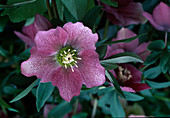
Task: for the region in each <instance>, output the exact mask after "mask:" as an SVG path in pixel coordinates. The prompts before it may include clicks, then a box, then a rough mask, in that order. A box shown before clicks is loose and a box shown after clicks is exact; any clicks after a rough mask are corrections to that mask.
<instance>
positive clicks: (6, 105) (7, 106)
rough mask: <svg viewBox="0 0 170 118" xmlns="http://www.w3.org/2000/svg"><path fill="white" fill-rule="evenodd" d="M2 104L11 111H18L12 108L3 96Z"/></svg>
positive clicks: (0, 100) (0, 102) (0, 99)
mask: <svg viewBox="0 0 170 118" xmlns="http://www.w3.org/2000/svg"><path fill="white" fill-rule="evenodd" d="M0 105H1V106H2V107H4V108H7V109H8V110H10V111H14V112H18V110H16V109H14V108H12V107H11V106H9V105H8V104H7V103H6V102H5V101H4V100H3V99H2V98H0Z"/></svg>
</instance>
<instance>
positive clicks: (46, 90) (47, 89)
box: [36, 82, 54, 112]
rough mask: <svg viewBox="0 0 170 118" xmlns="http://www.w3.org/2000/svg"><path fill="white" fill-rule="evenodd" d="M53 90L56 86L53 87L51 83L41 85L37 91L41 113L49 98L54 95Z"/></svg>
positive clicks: (37, 101)
mask: <svg viewBox="0 0 170 118" xmlns="http://www.w3.org/2000/svg"><path fill="white" fill-rule="evenodd" d="M53 90H54V86H52V84H51V82H48V83H39V85H38V88H37V91H36V106H37V110H38V112H39V111H40V109H41V107H43V105H44V103H45V102H46V100H47V99H48V97H49V96H50V95H51V94H52V92H53Z"/></svg>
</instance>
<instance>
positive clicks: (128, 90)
mask: <svg viewBox="0 0 170 118" xmlns="http://www.w3.org/2000/svg"><path fill="white" fill-rule="evenodd" d="M120 88H121V89H122V91H127V92H133V93H135V90H133V89H132V88H130V87H122V86H120Z"/></svg>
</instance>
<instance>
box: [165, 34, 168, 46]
mask: <svg viewBox="0 0 170 118" xmlns="http://www.w3.org/2000/svg"><path fill="white" fill-rule="evenodd" d="M167 37H168V32H165V47H166V46H167Z"/></svg>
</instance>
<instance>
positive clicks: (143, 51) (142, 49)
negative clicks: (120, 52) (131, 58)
mask: <svg viewBox="0 0 170 118" xmlns="http://www.w3.org/2000/svg"><path fill="white" fill-rule="evenodd" d="M148 45H149V43H142V44H140V45H139V46H138V47H137V48H136V50H135V53H136V54H137V55H139V56H140V57H141V58H142V60H143V61H145V59H146V57H148V56H149V55H150V53H151V52H150V51H149V50H147V47H148Z"/></svg>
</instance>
